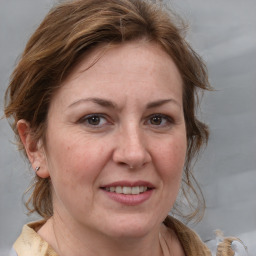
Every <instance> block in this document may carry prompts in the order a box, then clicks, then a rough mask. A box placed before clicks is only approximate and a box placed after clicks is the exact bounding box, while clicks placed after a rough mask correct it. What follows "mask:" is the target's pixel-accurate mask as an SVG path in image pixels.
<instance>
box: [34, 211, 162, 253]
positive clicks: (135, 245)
mask: <svg viewBox="0 0 256 256" xmlns="http://www.w3.org/2000/svg"><path fill="white" fill-rule="evenodd" d="M68 223H69V224H70V222H68ZM71 223H72V222H71ZM72 224H73V225H66V223H65V222H63V221H62V220H61V219H60V218H58V217H56V216H54V217H52V218H51V219H49V220H48V221H47V222H46V224H45V225H44V226H43V227H42V228H41V229H40V230H39V231H38V234H39V235H40V236H41V237H42V238H43V239H44V240H45V241H47V242H48V243H49V244H50V245H51V246H52V247H53V248H54V250H55V251H56V252H57V253H58V255H60V256H67V255H76V256H83V255H88V256H96V255H97V256H98V255H104V256H110V255H111V256H113V255H123V256H126V255H127V256H128V255H129V256H130V255H133V256H137V255H138V256H144V255H145V256H146V255H147V256H151V255H152V256H153V255H154V256H156V255H159V256H160V255H162V250H161V247H160V243H159V229H157V230H156V231H154V232H151V233H150V234H146V235H145V236H143V237H135V238H134V237H118V238H112V237H108V236H106V235H104V234H101V233H98V232H95V231H93V230H90V229H88V228H86V227H82V226H81V225H76V224H75V223H72ZM159 228H160V227H159Z"/></svg>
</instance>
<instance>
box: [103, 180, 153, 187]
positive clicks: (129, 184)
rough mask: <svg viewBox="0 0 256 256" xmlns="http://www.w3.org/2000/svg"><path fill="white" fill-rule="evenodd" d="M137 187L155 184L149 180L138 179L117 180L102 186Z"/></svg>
mask: <svg viewBox="0 0 256 256" xmlns="http://www.w3.org/2000/svg"><path fill="white" fill-rule="evenodd" d="M119 186H120V187H137V186H144V187H148V188H154V185H153V184H152V183H150V182H148V181H143V180H138V181H126V180H122V181H115V182H112V183H109V184H106V185H103V186H101V187H102V188H108V187H119Z"/></svg>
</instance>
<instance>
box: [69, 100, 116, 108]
mask: <svg viewBox="0 0 256 256" xmlns="http://www.w3.org/2000/svg"><path fill="white" fill-rule="evenodd" d="M88 101H89V102H93V103H96V104H98V105H100V106H103V107H108V108H114V109H115V108H117V105H116V104H115V103H114V102H112V101H110V100H105V99H101V98H86V99H80V100H78V101H75V102H73V103H72V104H70V105H69V106H68V107H69V108H70V107H73V106H75V105H78V104H80V103H83V102H88Z"/></svg>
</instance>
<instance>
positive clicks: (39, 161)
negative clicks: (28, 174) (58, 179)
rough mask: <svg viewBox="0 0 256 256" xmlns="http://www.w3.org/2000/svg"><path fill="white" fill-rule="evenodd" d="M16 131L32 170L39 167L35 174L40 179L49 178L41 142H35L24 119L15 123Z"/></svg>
mask: <svg viewBox="0 0 256 256" xmlns="http://www.w3.org/2000/svg"><path fill="white" fill-rule="evenodd" d="M17 130H18V133H19V136H20V139H21V141H22V143H23V145H24V148H25V150H26V153H27V156H28V159H29V161H30V163H31V166H32V168H33V169H34V170H35V169H36V167H40V169H39V170H38V171H37V172H36V174H37V175H38V176H39V177H41V178H47V177H49V176H50V175H49V171H48V165H47V158H46V154H45V151H44V147H43V144H42V142H41V140H40V141H35V139H34V138H33V136H32V131H31V129H30V125H29V123H28V122H27V121H26V120H24V119H21V120H19V121H18V122H17Z"/></svg>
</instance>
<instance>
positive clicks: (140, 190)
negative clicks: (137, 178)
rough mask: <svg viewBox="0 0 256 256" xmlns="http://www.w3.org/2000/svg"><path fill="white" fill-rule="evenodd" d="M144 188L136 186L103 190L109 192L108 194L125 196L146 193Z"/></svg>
mask: <svg viewBox="0 0 256 256" xmlns="http://www.w3.org/2000/svg"><path fill="white" fill-rule="evenodd" d="M147 189H148V188H147V187H146V186H136V187H121V186H117V187H108V188H105V190H107V191H110V192H115V193H117V194H125V195H138V194H140V193H143V192H145V191H147Z"/></svg>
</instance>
